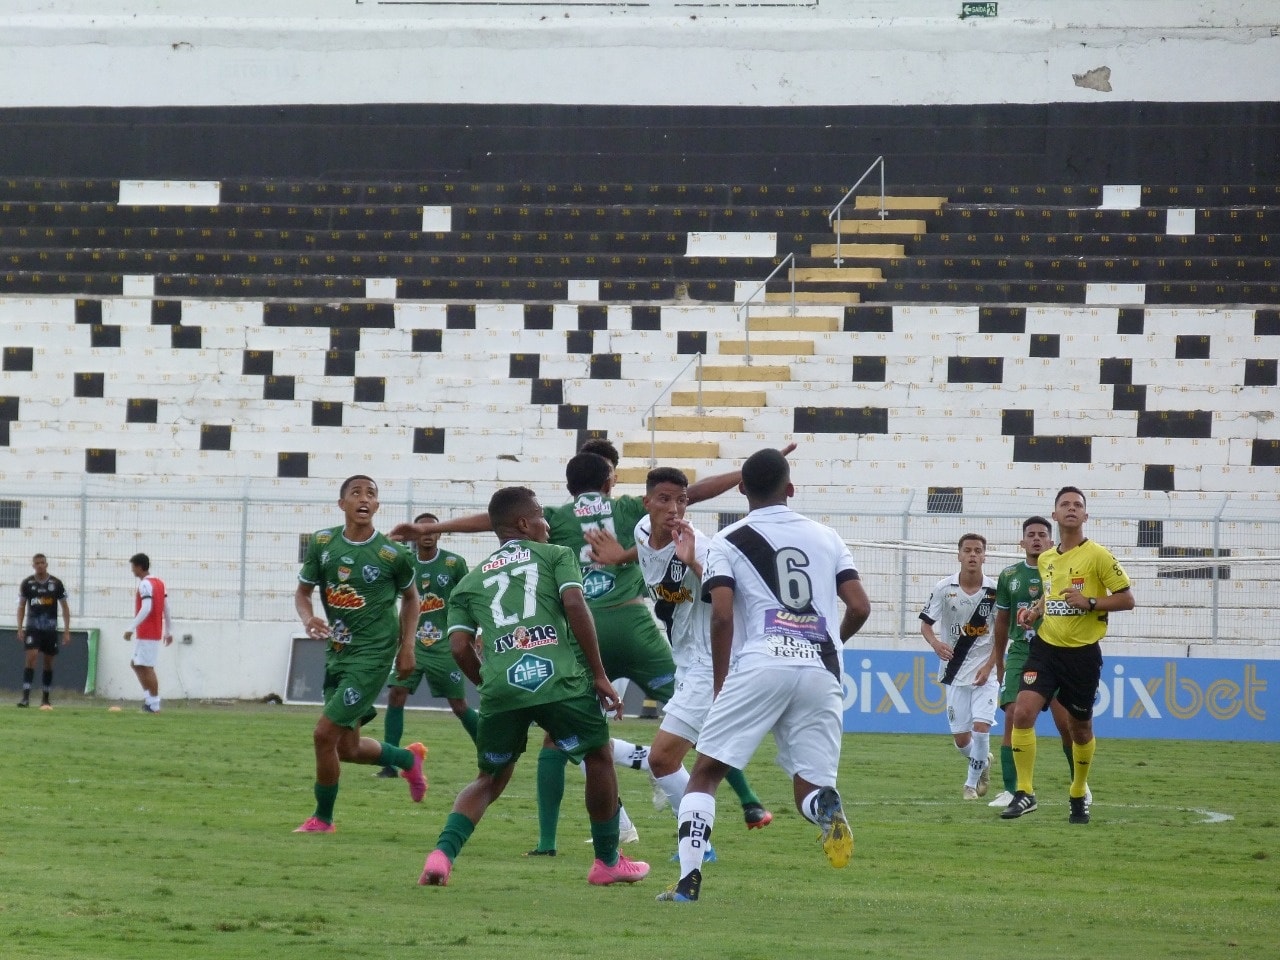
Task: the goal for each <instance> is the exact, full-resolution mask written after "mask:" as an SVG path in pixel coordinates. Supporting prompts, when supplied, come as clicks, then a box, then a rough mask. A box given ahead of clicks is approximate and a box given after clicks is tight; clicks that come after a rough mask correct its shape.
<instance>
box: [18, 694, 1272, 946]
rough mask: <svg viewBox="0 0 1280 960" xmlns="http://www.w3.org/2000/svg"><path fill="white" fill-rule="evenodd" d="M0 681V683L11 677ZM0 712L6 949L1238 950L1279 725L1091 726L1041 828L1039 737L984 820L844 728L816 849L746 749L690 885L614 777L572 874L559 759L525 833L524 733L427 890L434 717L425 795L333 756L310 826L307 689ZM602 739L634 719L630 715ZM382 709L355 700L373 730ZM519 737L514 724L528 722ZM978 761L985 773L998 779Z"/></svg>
mask: <svg viewBox="0 0 1280 960" xmlns="http://www.w3.org/2000/svg"><path fill="white" fill-rule="evenodd" d="M10 702H11V701H10ZM106 706H107V705H106V704H105V703H103V702H101V701H96V700H88V699H86V700H81V701H65V702H62V703H60V704H59V705H58V706H57V708H56V709H55V710H53V711H50V712H40V711H38V710H35V709H32V710H29V711H20V710H16V709H13V708H12V707H11V706H10V705H9V704H8V703H6V704H5V706H3V707H0V729H2V730H3V733H4V742H5V748H4V754H3V757H4V759H3V776H2V777H0V870H3V875H4V880H3V890H4V895H3V897H0V944H3V949H2V952H3V956H5V957H6V958H8V960H19V958H23V960H25V958H33V960H35V958H38V960H55V958H64V957H65V958H128V960H143V958H153V957H154V958H166V960H168V958H174V957H200V958H233V957H236V958H238V957H245V958H255V960H262V958H266V957H271V958H273V960H274V958H287V957H298V958H305V960H326V958H335V960H337V958H342V960H353V958H364V957H392V956H415V957H428V958H432V960H437V958H441V960H450V958H464V957H465V958H479V960H487V958H499V957H520V958H542V957H546V958H561V957H565V958H569V957H573V958H577V957H582V958H587V957H589V958H592V960H598V958H601V957H625V958H634V960H643V958H670V957H677V956H685V957H693V958H697V957H716V958H725V960H747V958H762V960H763V958H770V960H771V958H781V957H793V956H794V957H800V958H805V960H809V958H813V960H820V958H841V960H848V958H856V957H867V958H875V960H895V958H925V957H929V958H933V957H945V958H960V957H974V958H979V957H1027V958H1031V957H1035V958H1043V957H1051V958H1052V957H1063V958H1092V960H1106V958H1123V960H1138V958H1147V957H1160V958H1200V957H1204V958H1217V957H1240V958H1253V957H1264V956H1276V955H1277V949H1278V948H1277V942H1278V941H1280V910H1278V909H1277V905H1278V904H1280V800H1278V798H1280V745H1277V744H1256V743H1191V742H1166V741H1133V740H1114V741H1113V740H1107V739H1105V737H1106V728H1105V725H1104V726H1102V727H1101V728H1100V731H1099V732H1100V734H1101V736H1102V739H1101V740H1100V743H1099V749H1098V755H1097V759H1096V761H1095V763H1096V770H1097V772H1096V775H1095V779H1094V783H1093V784H1092V786H1093V790H1094V794H1095V803H1094V822H1093V823H1091V824H1090V825H1088V826H1086V827H1080V826H1074V827H1073V826H1070V825H1069V824H1068V823H1067V808H1066V782H1065V770H1066V761H1065V760H1064V759H1063V757H1062V754H1061V752H1060V750H1059V749H1058V748H1057V746H1056V739H1055V740H1054V741H1050V740H1049V739H1048V738H1046V737H1043V736H1042V737H1041V741H1040V743H1041V746H1042V751H1041V761H1040V766H1039V777H1038V784H1037V785H1038V794H1039V799H1040V809H1039V810H1038V811H1037V812H1035V813H1033V814H1030V815H1029V816H1026V817H1024V818H1023V819H1021V820H1016V821H1010V822H1005V821H1001V820H1000V819H999V817H998V812H997V811H996V810H992V809H991V808H989V807H987V806H986V804H985V802H979V803H976V804H975V803H964V802H963V801H961V800H960V799H959V796H960V785H961V783H962V782H963V773H962V771H963V767H962V763H961V761H960V759H959V757H958V755H957V754H956V752H955V750H954V748H953V747H952V746H951V745H950V740H949V737H948V736H947V735H946V734H945V733H944V732H943V730H942V729H941V728H940V729H939V732H938V734H937V735H936V736H870V735H858V736H847V737H846V738H845V749H844V759H843V763H842V769H841V783H840V787H841V791H842V793H843V795H844V797H845V803H846V810H847V812H848V814H849V819H850V821H851V822H852V825H853V830H854V837H855V840H856V849H855V852H854V860H853V862H852V863H851V864H850V865H849V867H848V868H846V869H844V870H839V871H837V870H832V869H831V868H830V867H829V866H828V865H827V863H826V860H825V858H824V857H823V855H822V851H821V849H820V847H819V846H818V843H817V830H816V828H815V827H813V826H811V825H810V824H808V823H806V822H805V821H803V820H802V819H801V818H800V817H799V815H798V814H797V813H796V812H795V810H794V808H793V807H792V804H791V801H790V796H791V790H790V785H789V784H788V783H787V781H786V779H785V777H784V776H783V775H782V773H781V771H780V770H778V768H777V767H776V766H774V764H773V762H772V761H773V749H772V743H770V742H767V741H766V744H765V746H764V747H763V748H762V749H761V751H760V754H759V756H758V758H757V760H756V762H755V763H754V764H753V765H752V767H751V768H750V769H749V771H748V773H749V775H750V776H751V779H752V783H753V785H754V786H755V787H756V789H757V791H758V792H759V793H760V795H761V797H762V798H763V799H764V800H765V801H766V803H767V804H768V805H769V806H770V808H771V809H772V810H773V811H774V814H775V820H774V822H773V824H772V825H771V826H770V827H768V828H767V829H766V830H763V831H751V832H750V833H749V832H748V831H747V830H746V829H745V828H744V827H743V825H742V821H741V819H740V818H739V817H738V816H737V808H736V804H735V803H734V798H733V793H732V791H731V790H729V788H728V787H727V786H725V787H723V788H722V790H721V793H720V816H719V819H718V822H717V824H716V833H715V838H714V839H715V845H716V848H717V850H718V851H719V854H720V862H719V863H717V864H714V865H710V866H708V868H707V870H706V871H705V881H704V886H703V896H702V900H701V901H700V902H699V903H697V904H685V905H681V904H660V903H656V902H655V901H654V897H655V896H656V894H657V893H658V892H659V891H660V890H662V889H663V888H664V887H665V886H667V885H668V884H670V883H672V882H674V880H675V878H676V872H677V869H676V865H675V864H672V863H669V862H668V858H669V857H670V855H671V854H672V852H673V851H674V849H675V841H674V820H673V819H672V816H671V814H670V813H669V812H667V811H663V812H662V813H658V812H655V811H654V809H653V807H652V804H651V802H650V790H649V786H648V782H647V780H646V779H645V778H644V777H643V776H642V775H640V774H637V773H631V772H629V771H620V772H619V782H620V785H621V787H622V792H623V798H624V800H625V801H626V804H627V807H628V810H629V811H630V812H631V814H632V816H633V818H634V819H635V820H636V822H637V824H638V826H639V828H640V836H641V840H640V843H639V844H634V845H630V846H628V847H627V853H628V854H629V855H632V856H637V857H640V858H643V859H646V860H648V861H649V862H650V863H652V864H653V868H654V870H653V873H652V874H651V875H650V877H649V878H648V879H647V880H645V881H644V882H642V883H640V884H637V885H635V886H632V887H621V886H620V887H618V888H605V889H597V888H594V887H589V886H588V885H587V883H586V879H585V878H586V872H587V869H588V867H589V866H590V861H591V853H590V848H589V847H588V846H587V845H585V844H584V843H583V842H582V841H583V840H584V839H585V838H586V837H587V836H588V831H587V827H586V817H585V813H584V811H583V808H582V802H581V789H580V788H581V784H582V779H581V776H580V774H578V773H577V772H576V771H573V770H570V771H569V781H568V784H569V789H568V791H567V793H566V801H565V807H564V816H563V819H562V823H561V833H560V841H559V847H560V856H558V857H556V858H555V859H554V860H552V859H548V858H539V859H536V860H534V859H527V858H525V857H522V856H521V855H520V854H521V853H522V852H523V851H525V850H528V849H530V848H531V847H532V846H533V845H534V843H535V841H536V839H537V825H536V818H535V810H534V804H533V793H534V785H533V773H534V770H533V766H534V765H533V763H532V762H530V760H531V759H532V757H527V758H526V760H525V761H524V762H523V764H522V769H521V770H519V771H518V772H517V774H516V776H515V778H514V780H513V781H512V784H511V787H510V789H509V790H508V792H507V794H506V796H504V797H503V799H502V800H501V801H500V802H499V804H498V805H497V806H496V807H494V808H492V809H491V811H490V813H489V815H488V816H487V817H486V818H485V820H484V821H483V822H482V823H481V825H480V827H479V829H478V830H477V832H476V835H475V837H474V838H473V839H472V841H471V842H470V843H469V844H468V845H467V847H466V849H465V850H464V851H463V853H462V856H461V857H460V858H459V860H458V862H457V864H456V865H455V867H454V872H453V879H452V880H451V882H450V885H449V886H448V887H446V888H443V889H441V888H424V887H419V886H417V885H416V880H417V876H418V872H419V870H420V869H421V867H422V861H423V858H424V857H425V855H426V853H427V852H428V851H429V850H430V849H431V847H432V846H433V845H434V841H435V837H436V834H437V833H438V831H439V829H440V827H441V825H442V824H443V822H444V817H445V814H446V812H447V810H448V809H449V807H450V805H451V803H452V800H453V796H454V793H455V792H456V791H457V789H458V788H459V787H460V786H462V785H463V784H464V783H465V782H467V781H468V780H469V779H470V778H471V777H472V776H473V774H474V765H473V764H474V754H473V753H472V752H471V743H470V741H469V740H468V739H467V738H466V735H465V733H464V732H463V731H462V728H461V726H460V725H459V724H458V723H457V721H455V720H454V719H453V717H452V716H446V715H439V714H423V713H419V712H410V714H409V716H408V718H407V722H406V727H407V730H406V734H407V738H408V739H421V740H423V741H424V742H426V743H427V744H428V745H429V747H430V750H431V753H430V756H429V757H428V761H427V769H428V774H429V777H430V780H431V789H430V791H429V793H428V794H427V798H426V800H425V801H424V802H423V803H422V804H421V805H414V804H411V803H410V802H409V799H408V792H407V789H406V787H405V785H404V783H403V782H402V781H383V780H376V779H374V778H373V777H371V776H370V774H371V773H372V772H373V768H371V767H370V768H365V767H346V768H344V771H343V780H342V792H341V794H340V795H339V798H338V807H337V818H336V819H337V825H338V832H337V833H336V834H334V835H331V836H326V835H294V834H293V833H291V832H290V831H291V830H292V829H293V828H294V827H295V826H297V824H298V823H300V822H301V821H302V820H303V819H304V818H305V817H307V816H308V815H309V814H310V813H311V809H312V798H311V781H312V774H313V765H312V759H311V741H310V731H311V727H312V725H313V724H314V720H315V717H316V715H317V710H316V709H314V708H294V707H271V706H265V705H258V704H226V705H218V704H195V703H191V704H186V703H182V702H175V701H168V702H166V704H165V710H164V713H163V714H161V715H160V716H146V715H144V714H142V713H141V712H140V711H138V709H137V707H136V705H128V706H126V707H125V709H124V710H123V711H122V712H120V713H108V712H107V710H106ZM618 727H619V732H620V734H621V735H622V736H626V737H628V738H629V739H633V740H639V741H644V742H647V741H648V739H649V738H650V737H651V736H652V731H653V730H654V728H655V724H654V723H653V722H652V721H638V720H630V721H626V722H624V723H622V724H619V725H618ZM380 731H381V721H380V720H379V721H378V722H376V723H375V725H374V730H373V731H372V732H374V733H379V732H380ZM535 750H536V743H535ZM997 779H998V777H997Z"/></svg>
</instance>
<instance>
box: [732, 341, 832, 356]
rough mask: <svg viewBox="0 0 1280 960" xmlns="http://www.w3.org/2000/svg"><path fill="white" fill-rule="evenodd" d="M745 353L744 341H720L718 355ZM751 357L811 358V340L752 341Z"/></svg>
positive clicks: (745, 343) (740, 354) (745, 342)
mask: <svg viewBox="0 0 1280 960" xmlns="http://www.w3.org/2000/svg"><path fill="white" fill-rule="evenodd" d="M746 352H747V341H746V340H721V341H720V353H721V354H723V355H725V356H734V357H737V356H742V355H743V354H745V353H746ZM751 355H752V356H753V357H757V356H758V357H764V356H770V357H776V356H784V357H811V356H813V341H812V340H752V341H751Z"/></svg>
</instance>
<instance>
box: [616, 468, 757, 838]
mask: <svg viewBox="0 0 1280 960" xmlns="http://www.w3.org/2000/svg"><path fill="white" fill-rule="evenodd" d="M688 487H689V479H688V477H686V476H685V475H684V473H682V472H681V471H679V470H677V469H675V468H674V467H657V468H655V469H653V470H650V471H649V475H648V477H646V479H645V496H644V505H645V511H646V515H645V516H644V517H642V518H641V519H640V521H639V522H638V523H637V524H636V527H635V534H634V539H635V544H636V550H637V551H638V557H639V561H640V570H641V572H642V573H643V575H644V581H645V585H646V586H647V587H648V588H649V595H650V597H652V599H653V601H654V612H655V613H656V614H657V616H658V620H659V621H660V622H661V623H662V624H663V625H664V626H665V627H666V631H667V636H668V637H669V638H670V640H671V653H672V657H673V659H674V660H675V664H676V691H675V695H674V696H673V697H672V698H671V699H670V700H668V701H667V703H666V705H665V706H664V707H663V717H662V724H661V726H660V727H659V728H658V733H657V735H656V736H655V737H654V738H653V743H652V744H651V745H650V746H649V752H648V763H649V771H650V774H651V775H652V776H653V777H654V780H655V782H656V783H657V785H658V787H659V789H660V790H661V791H662V795H663V796H664V798H665V800H666V802H667V803H669V804H670V806H671V811H672V813H676V812H678V811H679V809H680V800H681V798H683V796H684V790H685V786H686V785H687V784H688V782H689V774H688V771H686V770H685V768H684V758H685V756H686V755H687V754H688V753H689V751H690V750H691V749H693V747H694V745H695V744H696V743H697V740H698V732H699V731H700V730H701V729H702V724H703V723H704V722H705V721H706V717H707V711H708V710H709V709H710V708H711V699H712V697H711V605H710V604H709V603H707V601H706V600H704V599H703V597H702V575H703V571H704V570H705V568H706V565H707V553H708V551H709V550H710V547H711V538H710V537H709V536H707V535H706V534H704V533H702V532H701V531H700V530H698V529H697V528H696V527H694V526H693V524H691V523H690V522H689V521H688V520H686V519H685V509H686V507H688V505H689V496H688ZM595 548H596V553H597V555H599V554H600V553H601V552H602V551H604V552H605V554H606V556H611V555H613V553H614V552H615V551H620V550H621V545H620V544H618V543H617V541H612V543H610V542H608V541H605V540H599V539H598V540H596V541H595ZM726 779H727V780H728V781H729V785H730V786H731V787H733V790H734V792H735V793H736V794H737V795H738V800H739V801H740V802H741V804H742V812H743V819H744V820H745V821H746V824H747V827H748V829H757V828H762V827H766V826H768V825H769V824H770V823H771V822H772V821H773V814H772V813H770V812H769V811H768V810H767V809H765V806H764V804H762V803H761V802H760V798H759V797H758V796H756V794H755V791H754V790H752V789H751V786H750V784H748V783H747V778H746V776H745V775H744V774H743V772H742V771H741V770H738V769H731V770H730V771H729V772H728V774H727V775H726ZM704 858H705V859H707V860H713V859H714V858H715V854H714V852H713V848H712V847H710V846H708V847H707V849H706V851H704Z"/></svg>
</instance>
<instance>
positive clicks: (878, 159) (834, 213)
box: [827, 156, 888, 267]
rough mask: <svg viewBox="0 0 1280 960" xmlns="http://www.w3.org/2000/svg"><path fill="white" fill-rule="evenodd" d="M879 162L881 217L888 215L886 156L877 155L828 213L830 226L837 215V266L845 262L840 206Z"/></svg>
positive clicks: (828, 224)
mask: <svg viewBox="0 0 1280 960" xmlns="http://www.w3.org/2000/svg"><path fill="white" fill-rule="evenodd" d="M877 164H878V165H879V167H880V219H881V220H883V219H884V218H885V217H887V216H888V213H887V212H886V210H885V207H884V157H883V156H879V157H876V158H875V160H873V161H872V162H871V166H869V167H867V170H866V173H864V174H863V175H862V176H860V177H859V178H858V182H857V183H855V184H854V185H853V186H852V187H850V188H849V192H848V193H846V194H845V195H844V196H843V197H841V198H840V202H839V203H837V204H836V205H835V206H834V207H832V208H831V212H830V213H828V214H827V226H828V227H829V226H831V218H832V217H835V221H836V223H835V231H836V260H835V263H836V266H837V267H838V266H840V265H841V264H842V263H844V258H843V257H841V256H840V223H841V219H840V208H841V207H843V206H844V204H845V201H846V200H848V199H849V198H850V197H852V196H853V192H854V191H855V190H857V189H858V188H859V187H860V186H862V181H863V180H865V179H867V177H868V176H869V175H870V173H871V171H872V170H874V169H875V168H876V166H877Z"/></svg>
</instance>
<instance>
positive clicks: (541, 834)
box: [538, 747, 569, 850]
mask: <svg viewBox="0 0 1280 960" xmlns="http://www.w3.org/2000/svg"><path fill="white" fill-rule="evenodd" d="M568 762H569V755H568V754H567V753H565V752H564V751H563V750H557V749H555V748H554V747H543V748H542V750H540V751H539V752H538V849H539V850H554V849H555V848H556V827H557V826H558V825H559V823H560V802H561V801H562V800H564V765H565V764H566V763H568Z"/></svg>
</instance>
